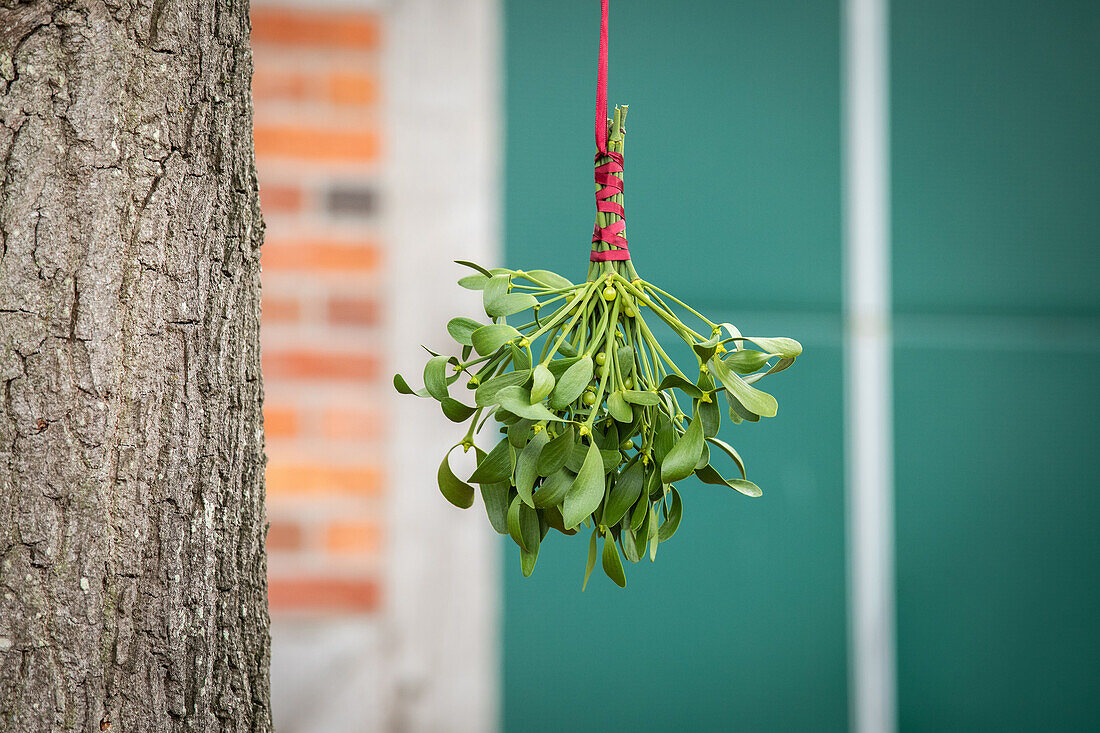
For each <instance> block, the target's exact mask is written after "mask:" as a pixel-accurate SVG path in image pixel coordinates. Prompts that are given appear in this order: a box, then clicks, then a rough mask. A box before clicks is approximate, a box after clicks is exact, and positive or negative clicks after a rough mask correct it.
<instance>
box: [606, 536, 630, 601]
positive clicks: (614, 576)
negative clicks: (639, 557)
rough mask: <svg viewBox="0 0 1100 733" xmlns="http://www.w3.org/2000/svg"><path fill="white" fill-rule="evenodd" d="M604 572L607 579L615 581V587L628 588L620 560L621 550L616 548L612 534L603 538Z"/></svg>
mask: <svg viewBox="0 0 1100 733" xmlns="http://www.w3.org/2000/svg"><path fill="white" fill-rule="evenodd" d="M603 571H604V572H605V573H606V574H607V577H609V578H611V580H613V581H615V585H617V586H619V587H620V588H625V587H626V573H625V572H624V571H623V561H622V560H620V559H619V548H618V547H616V546H615V538H614V537H613V536H610V533H608V536H605V537H604V538H603Z"/></svg>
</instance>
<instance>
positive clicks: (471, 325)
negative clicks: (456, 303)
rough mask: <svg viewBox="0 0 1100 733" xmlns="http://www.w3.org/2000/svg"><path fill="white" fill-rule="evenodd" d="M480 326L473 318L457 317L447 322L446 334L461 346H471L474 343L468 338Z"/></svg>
mask: <svg viewBox="0 0 1100 733" xmlns="http://www.w3.org/2000/svg"><path fill="white" fill-rule="evenodd" d="M482 325H483V324H481V323H478V322H477V321H475V320H474V319H473V318H464V317H462V316H459V317H458V318H452V319H451V320H449V321H447V333H449V334H451V338H453V339H454V340H455V341H457V342H458V343H460V344H462V345H463V346H472V345H473V343H474V342H473V341H472V340H471V339H470V336H471V335H473V333H474V331H476V330H478V329H479V328H481V327H482Z"/></svg>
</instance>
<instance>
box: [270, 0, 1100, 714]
mask: <svg viewBox="0 0 1100 733" xmlns="http://www.w3.org/2000/svg"><path fill="white" fill-rule="evenodd" d="M612 5H613V7H612V18H611V72H610V101H611V102H612V103H620V104H623V103H626V104H629V105H630V107H631V112H630V125H629V135H628V136H627V149H626V160H627V164H626V171H627V172H626V179H627V189H626V191H627V211H628V215H629V220H630V232H631V236H630V241H631V251H632V254H633V256H634V262H635V265H636V266H637V268H638V270H639V271H640V272H642V273H643V275H644V276H646V277H648V278H649V279H651V280H656V281H658V282H659V283H660V284H661V286H662V287H663V288H665V289H667V290H669V291H670V292H674V293H679V294H686V295H688V296H690V299H691V302H692V303H693V305H695V306H696V307H697V308H700V309H701V310H703V311H705V312H707V313H708V314H710V316H711V318H713V319H716V320H719V321H730V322H733V323H735V324H736V325H737V326H739V327H740V328H741V330H742V331H743V332H746V333H748V332H757V333H762V334H765V335H782V336H792V337H794V338H797V339H799V340H800V341H801V342H802V343H803V345H804V346H805V349H806V351H805V354H804V355H803V356H802V357H801V358H800V359H799V361H798V363H797V364H796V366H795V368H793V369H791V370H790V371H788V372H785V373H784V374H783V375H782V376H780V377H776V378H775V379H776V381H775V382H774V383H773V389H772V390H771V391H773V393H774V394H775V395H776V396H777V397H778V399H779V402H780V405H781V408H782V409H781V410H780V414H779V416H778V417H777V418H775V419H773V420H766V421H762V422H761V423H759V424H747V423H746V424H742V425H740V426H732V425H728V426H723V428H722V437H723V438H725V439H726V440H728V441H729V442H731V443H733V444H734V445H735V446H737V447H738V449H739V450H740V451H741V453H742V455H744V456H745V458H746V461H747V463H748V469H749V472H750V478H752V479H753V480H754V481H755V482H756V483H758V484H760V485H761V486H762V487H763V489H764V496H763V497H762V498H760V499H756V500H751V499H747V498H745V497H742V496H740V495H736V494H732V495H731V494H727V493H721V492H718V491H717V490H716V489H715V488H714V487H711V486H704V485H702V484H694V485H692V484H685V486H684V487H683V488H684V491H683V493H684V503H685V516H684V520H683V523H682V525H681V529H680V531H679V532H678V533H677V536H676V537H675V538H674V540H673V541H671V542H669V543H668V544H667V545H662V547H661V553H660V557H659V558H658V562H657V563H655V564H652V565H651V564H649V563H643V564H639V565H637V566H628V568H627V577H628V586H627V588H626V590H619V589H618V588H615V587H614V586H612V585H611V583H610V582H609V581H607V580H606V579H605V578H603V577H602V576H599V575H597V576H594V578H593V582H591V583H590V584H589V587H588V590H587V592H585V593H584V594H583V595H582V594H581V593H580V583H581V579H582V575H583V568H584V558H585V553H586V550H587V547H586V546H585V543H583V542H577V541H568V540H567V539H566V538H562V537H560V536H556V537H555V538H554V539H552V540H550V539H549V538H548V543H547V545H546V546H545V547H544V549H543V552H542V553H541V554H540V559H539V563H538V567H537V569H536V571H535V573H534V575H533V576H532V577H531V578H527V579H525V578H523V577H522V576H521V575H520V572H519V562H518V554H517V553H516V551H515V548H514V547H513V546H511V544H510V541H509V540H507V539H505V538H499V537H497V536H496V535H494V534H492V532H491V529H489V527H488V523H487V522H486V521H485V518H484V513H483V511H482V510H481V508H480V504H477V505H475V507H473V508H471V509H470V510H467V511H465V512H462V511H459V510H457V509H454V508H453V507H451V506H450V505H449V504H447V503H446V502H445V501H444V500H443V499H442V498H441V497H440V496H439V494H438V490H437V489H436V486H435V470H436V466H437V465H438V461H439V459H440V457H441V456H442V453H443V451H445V450H446V448H447V447H448V446H449V445H451V444H453V442H454V441H455V439H456V432H455V430H454V429H452V428H449V427H448V425H447V424H446V422H445V421H444V420H442V419H441V418H440V416H439V415H438V411H437V408H435V407H434V403H432V404H427V403H426V402H421V401H419V400H415V399H413V398H408V397H406V398H399V396H398V395H395V394H394V393H393V390H392V387H391V386H390V376H391V375H392V372H393V371H396V370H401V371H403V372H405V373H406V374H409V373H410V372H411V375H410V376H413V375H418V374H419V372H420V369H421V368H422V365H423V358H422V356H421V354H422V353H423V352H420V351H418V349H419V347H418V344H421V343H424V344H426V345H428V346H429V347H443V346H445V345H446V343H447V337H446V333H445V331H444V329H443V325H444V324H445V322H446V320H447V318H449V317H451V316H453V315H455V314H456V312H462V311H465V312H467V313H468V314H469V315H474V314H475V313H476V310H477V307H478V303H477V300H476V299H471V298H470V297H469V294H468V293H466V292H465V291H462V290H460V289H459V288H457V287H455V286H454V284H453V283H454V280H456V279H457V278H458V277H460V276H461V274H462V273H461V272H460V268H459V267H457V266H455V265H453V264H451V262H450V261H451V260H453V259H472V260H475V261H478V262H482V263H483V264H493V263H504V264H506V265H508V266H512V267H522V268H547V269H552V270H555V271H557V272H560V273H562V274H564V275H566V276H567V277H571V278H574V279H577V278H581V277H583V272H584V270H585V268H586V265H587V251H588V246H589V245H588V239H589V236H590V231H591V226H592V217H593V210H594V205H593V199H592V186H591V175H592V168H591V160H592V154H593V148H594V143H593V140H592V111H593V101H594V82H595V79H594V76H595V73H594V67H595V57H596V41H597V30H598V17H599V3H598V2H597V1H596V0H559V1H558V2H552V3H550V2H535V1H534V0H373V1H372V0H294V1H291V0H280V2H274V1H273V0H254V2H253V7H252V21H253V48H254V58H255V78H254V85H253V89H254V97H255V120H256V129H255V140H256V153H257V164H258V168H259V175H260V185H261V199H262V205H263V209H264V215H265V218H266V221H267V227H268V228H267V241H266V243H265V245H264V249H263V264H264V280H263V287H264V292H263V308H264V311H263V346H264V375H265V384H266V391H267V401H266V405H265V421H266V430H267V440H268V457H269V464H268V469H267V491H268V515H269V520H270V523H271V528H270V532H269V536H268V550H269V553H270V558H269V571H270V597H271V607H272V618H273V624H272V636H273V702H274V706H275V714H276V724H277V726H278V727H279V729H280V730H281V731H284V732H285V733H297V732H302V733H312V732H314V731H317V732H323V733H340V732H342V731H349V732H352V731H356V732H357V731H492V730H506V731H561V730H572V731H587V730H633V731H674V730H708V731H709V730H716V731H717V730H721V731H725V730H745V731H844V730H859V731H879V730H882V731H890V730H895V729H896V730H902V731H944V730H965V731H983V730H989V731H1046V730H1051V731H1064V730H1088V729H1092V728H1093V727H1094V726H1095V722H1094V721H1095V720H1096V719H1097V716H1098V715H1100V702H1098V699H1100V696H1098V695H1097V690H1098V689H1100V625H1098V624H1097V618H1100V587H1098V581H1097V579H1098V578H1100V531H1098V529H1097V527H1098V520H1097V518H1098V517H1100V458H1098V453H1100V451H1098V448H1097V439H1098V438H1100V418H1098V409H1100V399H1098V398H1100V386H1098V379H1100V233H1098V232H1100V135H1098V133H1097V130H1098V129H1100V127H1098V124H1100V73H1097V70H1098V69H1100V44H1098V43H1097V39H1098V38H1100V7H1098V6H1097V5H1096V4H1095V3H1094V2H1091V1H1089V0H1058V1H1056V2H1039V1H1038V0H1000V1H999V2H996V3H992V2H967V3H958V2H947V1H946V0H921V1H920V2H917V0H893V2H890V3H889V7H888V8H886V3H885V0H849V1H848V2H805V1H804V0H803V1H787V0H769V1H768V2H764V1H762V0H759V1H749V0H723V1H719V0H690V1H689V0H684V1H683V2H675V3H673V2H667V1H666V2H658V1H657V0H616V1H615V2H614V3H613V4H612ZM882 11H886V12H887V14H885V15H883V14H882ZM861 34H862V35H861ZM861 38H862V39H863V41H867V40H868V39H870V42H869V46H860V43H862V42H863V41H861V40H860V39H861ZM876 44H878V45H877V46H876ZM859 48H870V49H871V52H870V53H869V54H861V53H860V52H859V51H858V49H859ZM875 48H878V49H879V50H880V51H881V53H878V54H876V53H875V52H874V49H875ZM853 60H854V61H853ZM868 79H869V81H867V80H868ZM861 80H863V81H861ZM864 81H866V82H867V83H866V84H864ZM857 87H858V89H861V90H862V91H861V92H857ZM867 103H869V106H868V107H860V105H861V104H867ZM861 109H862V110H864V111H867V110H869V113H868V114H869V116H868V117H860V114H862V113H861V112H859V110H861ZM876 115H877V117H876ZM860 119H864V120H865V121H868V120H869V124H868V125H867V126H861V124H860V123H859V120H860ZM876 120H877V123H876ZM876 124H877V125H878V126H877V127H876ZM861 161H863V162H868V161H869V168H867V170H868V171H869V173H867V175H864V174H862V173H860V172H859V170H860V169H859V165H860V164H861ZM868 192H870V193H868ZM868 207H869V209H868ZM868 210H869V211H870V212H871V213H870V215H871V221H872V224H873V222H875V221H878V222H879V228H878V229H876V228H875V226H874V225H872V226H871V227H870V229H869V230H861V229H860V227H859V226H856V225H855V224H854V222H856V221H859V220H860V219H859V217H861V216H864V215H867V212H868ZM875 217H877V219H876V218H875ZM868 231H869V232H870V233H869V234H868ZM861 232H862V233H861ZM867 247H870V249H869V250H868V249H866V248H867ZM868 252H869V254H868ZM866 262H871V263H878V264H879V265H881V267H879V268H878V269H877V270H876V268H875V267H870V268H867V267H864V266H863V265H864V264H865V263H866ZM868 278H869V281H868ZM876 278H877V280H876ZM860 288H869V292H871V293H872V294H875V293H877V294H878V296H879V297H878V300H876V299H875V297H872V298H871V299H870V302H871V307H870V310H869V312H863V311H861V310H860V309H861V307H862V304H865V303H864V301H863V300H860V297H859V293H860V292H862V291H861V290H860ZM876 303H877V306H876ZM876 308H877V309H876ZM868 323H871V324H873V328H870V329H868V327H867V324H868ZM863 348H865V349H868V351H861V350H860V349H863ZM860 354H869V355H870V356H869V362H870V364H871V366H870V368H868V367H867V365H866V364H864V363H863V362H862V361H859V360H858V359H857V358H856V357H857V356H859V355H860ZM857 362H858V363H857ZM853 374H854V375H857V376H858V377H859V378H858V379H853V378H852V376H851V375H853ZM883 375H885V379H883V378H882V377H883ZM864 377H866V378H864ZM413 381H416V380H415V379H413ZM411 438H416V439H417V440H418V443H417V444H416V445H413V444H412V443H411V442H410V439H411ZM425 446H427V447H425ZM868 466H870V467H871V469H872V470H870V472H869V473H867V472H865V471H864V470H863V469H864V468H867V467H868ZM876 466H877V467H878V468H879V469H880V471H879V473H875V470H873V469H875V467H876ZM861 467H863V468H861ZM868 476H869V477H870V479H868ZM876 477H877V478H876ZM868 496H870V497H871V498H872V503H871V507H872V511H869V512H866V513H861V512H860V511H858V510H857V507H859V506H864V507H865V506H867V505H865V504H861V503H860V502H861V501H864V500H865V499H866V498H867V497H868ZM860 497H862V498H860ZM875 501H877V502H878V503H877V504H876V503H874V502H875ZM876 542H878V543H879V544H877V545H876ZM868 548H871V555H872V556H870V557H867V556H866V555H860V553H861V552H862V553H866V552H867V549H868ZM861 561H870V562H869V563H867V562H861ZM861 583H862V584H863V585H861ZM861 587H862V588H864V590H867V589H868V588H869V592H868V595H866V596H861V595H860V594H859V593H857V592H855V591H856V589H857V588H861ZM868 599H869V600H868ZM861 609H862V610H861ZM861 640H862V641H861ZM869 709H870V710H872V713H871V714H868V713H867V710H869ZM875 711H877V712H875Z"/></svg>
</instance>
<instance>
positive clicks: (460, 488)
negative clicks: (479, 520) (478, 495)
mask: <svg viewBox="0 0 1100 733" xmlns="http://www.w3.org/2000/svg"><path fill="white" fill-rule="evenodd" d="M457 447H458V446H457V445H455V446H452V447H451V450H449V451H447V454H446V455H445V456H443V462H442V463H440V464H439V470H438V471H437V472H436V480H437V482H438V483H439V491H440V493H442V494H443V496H444V497H445V498H446V499H447V501H449V502H451V503H452V504H454V505H455V506H456V507H458V508H459V509H469V508H470V506H472V505H473V503H474V487H473V486H470V485H469V484H468V483H466V482H465V481H463V480H462V479H460V478H459V477H458V476H455V474H454V471H452V470H451V464H450V457H451V451H453V450H454V449H455V448H457Z"/></svg>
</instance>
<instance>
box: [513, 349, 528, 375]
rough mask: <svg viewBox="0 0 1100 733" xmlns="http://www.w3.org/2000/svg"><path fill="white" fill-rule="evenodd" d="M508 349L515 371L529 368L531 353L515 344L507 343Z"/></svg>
mask: <svg viewBox="0 0 1100 733" xmlns="http://www.w3.org/2000/svg"><path fill="white" fill-rule="evenodd" d="M508 351H509V352H510V353H511V354H512V368H513V369H515V370H516V371H517V372H521V371H526V370H528V369H530V368H531V355H530V354H528V353H527V349H524V348H521V347H519V346H516V345H515V344H509V345H508Z"/></svg>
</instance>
